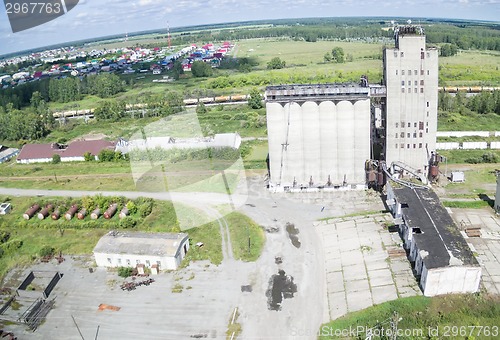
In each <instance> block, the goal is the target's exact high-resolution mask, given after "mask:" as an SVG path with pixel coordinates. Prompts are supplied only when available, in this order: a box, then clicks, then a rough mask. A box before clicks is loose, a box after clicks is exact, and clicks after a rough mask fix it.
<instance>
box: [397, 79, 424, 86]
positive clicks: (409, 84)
mask: <svg viewBox="0 0 500 340" xmlns="http://www.w3.org/2000/svg"><path fill="white" fill-rule="evenodd" d="M413 83H414V84H415V86H418V80H415V81H414V82H413ZM420 85H421V86H423V85H424V80H423V79H422V80H420ZM401 86H405V81H404V80H401ZM408 86H411V80H408Z"/></svg>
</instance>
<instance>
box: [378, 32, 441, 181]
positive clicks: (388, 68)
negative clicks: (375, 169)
mask: <svg viewBox="0 0 500 340" xmlns="http://www.w3.org/2000/svg"><path fill="white" fill-rule="evenodd" d="M394 39H395V46H394V48H385V49H384V55H383V57H384V83H385V85H386V88H387V97H386V108H385V110H384V111H385V117H384V118H385V119H384V120H385V124H384V125H385V143H384V144H385V145H384V148H383V149H384V153H385V160H386V162H387V164H388V165H389V164H391V163H392V162H397V161H400V162H403V163H405V164H407V165H409V166H410V167H412V168H413V169H416V170H417V171H421V172H422V173H425V172H426V171H427V168H428V164H429V159H430V158H431V153H432V152H434V151H435V150H436V131H437V103H438V50H437V48H428V47H426V44H425V34H424V31H423V29H422V28H421V27H419V26H415V25H411V24H408V25H406V26H396V27H395V28H394Z"/></svg>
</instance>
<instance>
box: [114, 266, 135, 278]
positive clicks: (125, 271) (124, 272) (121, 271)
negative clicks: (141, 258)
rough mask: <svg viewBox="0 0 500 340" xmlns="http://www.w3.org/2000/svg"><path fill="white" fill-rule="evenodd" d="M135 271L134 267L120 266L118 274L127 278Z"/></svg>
mask: <svg viewBox="0 0 500 340" xmlns="http://www.w3.org/2000/svg"><path fill="white" fill-rule="evenodd" d="M133 271H134V268H132V267H118V276H120V277H125V278H127V277H129V276H132V272H133Z"/></svg>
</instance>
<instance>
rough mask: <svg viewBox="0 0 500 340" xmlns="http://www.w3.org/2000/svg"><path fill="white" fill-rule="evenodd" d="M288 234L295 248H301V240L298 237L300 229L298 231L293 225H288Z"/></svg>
mask: <svg viewBox="0 0 500 340" xmlns="http://www.w3.org/2000/svg"><path fill="white" fill-rule="evenodd" d="M286 232H287V234H288V237H289V238H290V241H292V244H293V246H294V247H295V248H300V240H299V237H298V236H297V235H298V234H299V229H297V228H296V227H295V225H294V224H293V223H287V224H286Z"/></svg>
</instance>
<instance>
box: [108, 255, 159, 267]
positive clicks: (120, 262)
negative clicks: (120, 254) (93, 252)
mask: <svg viewBox="0 0 500 340" xmlns="http://www.w3.org/2000/svg"><path fill="white" fill-rule="evenodd" d="M108 263H109V264H112V261H111V258H110V257H108ZM125 263H126V265H127V267H130V266H131V262H130V259H126V260H125ZM135 264H136V265H138V264H141V260H136V261H135ZM156 264H157V265H158V266H159V265H161V261H156ZM118 265H122V259H120V258H119V259H118ZM146 266H147V267H151V262H150V261H149V260H146Z"/></svg>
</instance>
